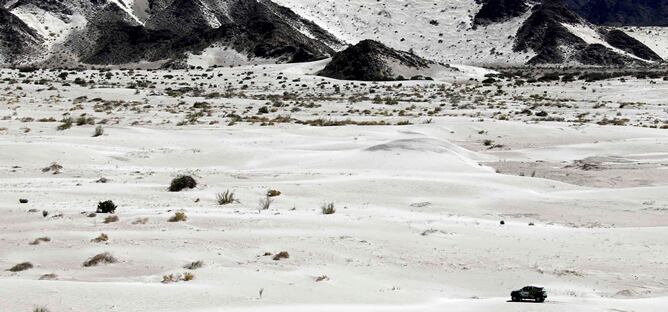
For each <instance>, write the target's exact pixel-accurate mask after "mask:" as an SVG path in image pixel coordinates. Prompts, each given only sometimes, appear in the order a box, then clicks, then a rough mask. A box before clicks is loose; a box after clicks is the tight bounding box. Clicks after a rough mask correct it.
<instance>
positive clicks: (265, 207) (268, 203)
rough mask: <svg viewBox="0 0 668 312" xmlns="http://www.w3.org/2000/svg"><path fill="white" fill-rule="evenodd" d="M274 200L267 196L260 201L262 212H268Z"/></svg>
mask: <svg viewBox="0 0 668 312" xmlns="http://www.w3.org/2000/svg"><path fill="white" fill-rule="evenodd" d="M273 202H274V200H273V199H271V197H269V196H266V197H265V198H262V199H260V210H268V209H269V207H271V203H273Z"/></svg>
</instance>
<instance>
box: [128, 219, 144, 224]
mask: <svg viewBox="0 0 668 312" xmlns="http://www.w3.org/2000/svg"><path fill="white" fill-rule="evenodd" d="M146 223H148V218H137V220H134V221H132V224H146Z"/></svg>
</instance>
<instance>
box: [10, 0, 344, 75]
mask: <svg viewBox="0 0 668 312" xmlns="http://www.w3.org/2000/svg"><path fill="white" fill-rule="evenodd" d="M4 6H5V8H6V10H5V11H6V12H10V13H11V14H13V15H15V16H17V17H18V18H19V21H23V22H24V23H23V26H28V28H32V29H33V32H34V33H36V34H37V35H39V36H41V37H42V38H45V40H44V43H43V45H44V47H43V48H44V49H43V50H44V51H45V53H44V54H43V55H41V57H40V58H39V60H40V62H41V63H42V64H45V65H53V66H59V65H66V64H76V63H79V62H81V63H86V64H127V63H139V62H163V63H164V62H170V63H171V64H175V63H185V62H187V60H188V57H189V56H190V55H196V54H200V53H203V52H204V51H205V50H206V49H208V48H210V47H212V46H217V47H221V50H220V51H218V52H220V53H228V54H232V53H237V54H239V55H242V56H245V57H246V58H247V60H246V61H247V62H252V60H253V59H266V60H269V61H271V62H302V61H312V60H318V59H322V58H326V57H329V56H331V55H332V54H333V53H334V52H335V50H334V48H337V47H340V46H341V43H340V42H339V40H338V39H337V38H335V37H334V36H332V35H331V34H329V33H328V32H327V31H325V30H323V29H322V28H319V27H318V26H317V25H315V24H313V23H312V22H310V21H307V20H305V19H302V18H301V17H299V16H298V15H296V14H295V13H294V12H292V11H290V10H289V9H286V8H284V7H281V6H279V5H276V4H275V3H273V2H271V1H268V0H18V1H7V0H5V3H4ZM18 27H20V26H18ZM39 36H37V37H39ZM221 51H225V52H221ZM32 59H34V58H32Z"/></svg>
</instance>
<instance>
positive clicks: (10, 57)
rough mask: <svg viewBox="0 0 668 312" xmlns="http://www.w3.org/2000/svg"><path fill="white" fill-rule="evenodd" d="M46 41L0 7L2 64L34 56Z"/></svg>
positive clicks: (0, 57) (0, 56)
mask: <svg viewBox="0 0 668 312" xmlns="http://www.w3.org/2000/svg"><path fill="white" fill-rule="evenodd" d="M43 42H44V39H43V38H42V37H41V36H40V35H39V34H38V33H37V32H36V31H35V30H33V29H32V28H30V27H29V26H28V25H26V24H25V23H24V22H23V21H21V20H20V19H19V18H18V17H16V16H15V15H14V14H12V13H11V12H9V11H8V10H6V9H5V8H2V7H0V63H13V62H16V61H17V60H18V59H21V58H24V57H26V56H28V57H29V56H31V55H34V54H35V53H37V52H38V50H39V46H40V45H41V44H42V43H43Z"/></svg>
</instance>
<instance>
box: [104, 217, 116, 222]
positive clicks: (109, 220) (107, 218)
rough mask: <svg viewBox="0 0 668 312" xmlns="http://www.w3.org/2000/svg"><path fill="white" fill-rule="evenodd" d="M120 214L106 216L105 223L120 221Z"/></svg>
mask: <svg viewBox="0 0 668 312" xmlns="http://www.w3.org/2000/svg"><path fill="white" fill-rule="evenodd" d="M118 220H119V219H118V216H108V217H106V218H104V221H103V222H104V223H113V222H118Z"/></svg>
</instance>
